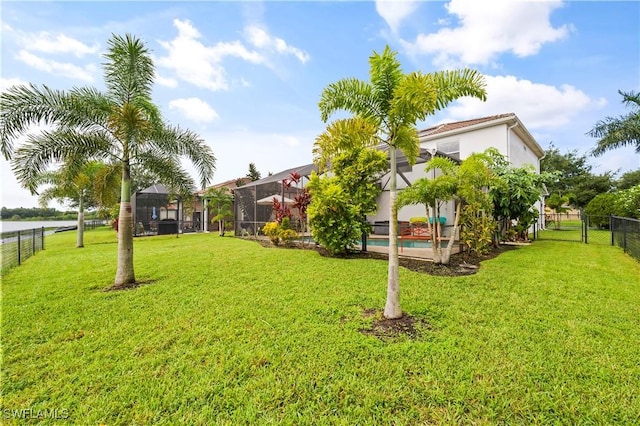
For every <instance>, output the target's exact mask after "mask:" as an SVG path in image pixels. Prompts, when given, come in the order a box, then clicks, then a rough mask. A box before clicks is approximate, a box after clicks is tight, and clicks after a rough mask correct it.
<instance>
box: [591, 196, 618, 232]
mask: <svg viewBox="0 0 640 426" xmlns="http://www.w3.org/2000/svg"><path fill="white" fill-rule="evenodd" d="M617 198H618V197H617V195H616V194H613V193H607V194H599V195H596V196H595V197H593V199H592V200H591V201H589V204H587V207H585V209H584V212H585V214H586V215H587V216H589V224H590V225H591V226H597V227H598V228H601V229H605V228H607V227H608V226H609V216H610V215H615V214H616V200H617Z"/></svg>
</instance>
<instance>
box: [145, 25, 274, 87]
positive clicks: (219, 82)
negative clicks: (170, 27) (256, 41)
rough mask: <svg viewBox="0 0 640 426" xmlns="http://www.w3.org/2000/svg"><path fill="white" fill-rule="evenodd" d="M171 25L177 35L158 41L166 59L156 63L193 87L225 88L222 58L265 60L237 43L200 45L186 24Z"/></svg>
mask: <svg viewBox="0 0 640 426" xmlns="http://www.w3.org/2000/svg"><path fill="white" fill-rule="evenodd" d="M173 24H174V25H175V27H176V28H177V29H178V36H177V37H176V38H174V39H173V40H171V41H159V43H160V45H161V46H162V47H163V48H165V49H166V50H167V56H164V57H160V58H159V59H158V61H157V64H158V65H159V66H161V67H164V68H167V69H169V70H171V71H173V72H175V74H176V76H177V77H178V78H179V79H181V80H184V81H187V82H189V83H191V84H193V85H195V86H197V87H202V88H205V89H209V90H212V91H217V90H227V89H228V88H229V83H228V81H227V77H226V73H225V69H224V67H223V66H222V64H221V62H222V60H223V59H224V58H225V57H226V56H234V57H238V58H241V59H244V60H246V61H249V62H252V63H262V62H264V61H265V59H264V58H263V56H262V55H261V54H260V53H258V52H256V51H251V50H248V49H247V48H246V47H245V46H243V45H242V43H240V42H238V41H234V42H230V43H223V42H219V43H217V44H215V45H213V46H206V45H204V44H203V43H202V42H200V41H199V39H200V38H201V35H200V33H199V32H198V30H197V29H196V28H195V27H194V26H193V25H192V24H191V22H189V21H181V20H179V19H174V21H173Z"/></svg>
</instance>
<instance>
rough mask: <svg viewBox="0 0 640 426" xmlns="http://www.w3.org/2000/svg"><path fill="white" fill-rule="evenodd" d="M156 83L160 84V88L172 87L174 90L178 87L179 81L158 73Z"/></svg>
mask: <svg viewBox="0 0 640 426" xmlns="http://www.w3.org/2000/svg"><path fill="white" fill-rule="evenodd" d="M154 81H155V82H156V83H158V84H159V85H160V86H164V87H170V88H172V89H174V88H176V87H178V81H177V80H176V79H174V78H169V77H164V76H161V75H160V74H158V73H157V72H156V75H155V80H154Z"/></svg>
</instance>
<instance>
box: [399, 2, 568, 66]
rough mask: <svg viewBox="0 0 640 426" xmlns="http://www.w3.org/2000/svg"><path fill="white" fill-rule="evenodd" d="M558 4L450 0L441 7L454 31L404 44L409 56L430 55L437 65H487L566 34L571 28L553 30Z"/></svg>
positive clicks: (531, 52)
mask: <svg viewBox="0 0 640 426" xmlns="http://www.w3.org/2000/svg"><path fill="white" fill-rule="evenodd" d="M561 6H562V1H560V0H549V1H513V0H494V2H493V3H492V4H491V5H490V6H489V5H487V3H485V2H482V1H477V0H451V1H450V2H449V3H447V5H446V8H447V11H448V12H449V14H451V15H454V16H455V17H456V18H457V19H455V20H454V21H457V22H459V26H457V27H447V28H442V29H440V30H439V31H438V32H436V33H432V34H419V35H418V36H417V37H416V40H415V42H413V43H409V42H406V41H405V42H404V46H405V48H406V49H407V51H409V52H410V53H413V54H432V55H435V59H434V64H436V65H438V66H443V67H444V66H451V65H454V66H458V65H471V64H482V65H487V64H490V63H491V62H492V61H494V60H495V58H496V57H497V56H498V55H500V54H503V53H506V52H511V53H512V54H514V55H516V56H518V57H525V56H531V55H535V54H536V53H538V51H539V50H540V49H541V47H542V45H543V44H545V43H551V42H554V41H557V40H560V39H562V38H564V37H566V36H567V34H568V33H569V31H570V27H569V26H567V25H563V26H561V27H558V28H554V27H553V25H552V24H551V22H550V20H549V18H550V15H551V13H552V12H553V10H554V9H557V8H559V7H561Z"/></svg>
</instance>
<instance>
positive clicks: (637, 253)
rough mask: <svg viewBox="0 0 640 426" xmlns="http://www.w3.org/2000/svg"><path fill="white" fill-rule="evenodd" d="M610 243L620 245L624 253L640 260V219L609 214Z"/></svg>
mask: <svg viewBox="0 0 640 426" xmlns="http://www.w3.org/2000/svg"><path fill="white" fill-rule="evenodd" d="M610 227H611V245H617V246H618V247H622V249H623V250H624V252H625V253H629V255H631V256H632V257H634V258H636V259H637V260H638V261H640V220H638V219H630V218H628V217H618V216H611V222H610Z"/></svg>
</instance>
